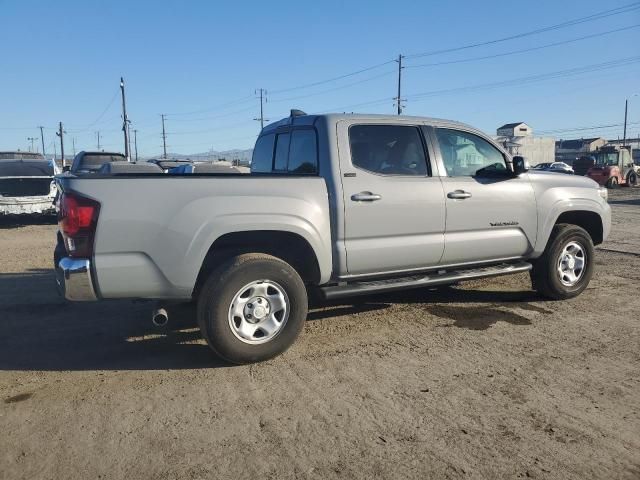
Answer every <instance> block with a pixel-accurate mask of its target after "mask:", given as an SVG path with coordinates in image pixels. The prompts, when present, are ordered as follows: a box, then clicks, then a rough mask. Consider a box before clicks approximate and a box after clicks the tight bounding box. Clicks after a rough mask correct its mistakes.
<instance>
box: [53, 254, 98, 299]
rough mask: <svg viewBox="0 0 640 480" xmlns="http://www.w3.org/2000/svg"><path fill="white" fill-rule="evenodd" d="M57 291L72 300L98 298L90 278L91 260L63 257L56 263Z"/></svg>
mask: <svg viewBox="0 0 640 480" xmlns="http://www.w3.org/2000/svg"><path fill="white" fill-rule="evenodd" d="M56 283H57V284H58V291H59V292H60V294H61V295H63V296H64V298H66V299H67V300H70V301H72V302H91V301H95V300H97V299H98V297H97V296H96V292H95V289H94V288H93V281H92V280H91V262H90V261H89V260H87V259H85V258H69V257H64V258H62V259H61V260H60V262H58V265H56Z"/></svg>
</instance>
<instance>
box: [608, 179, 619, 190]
mask: <svg viewBox="0 0 640 480" xmlns="http://www.w3.org/2000/svg"><path fill="white" fill-rule="evenodd" d="M607 188H611V189H614V188H618V177H611V178H610V179H609V180H608V181H607Z"/></svg>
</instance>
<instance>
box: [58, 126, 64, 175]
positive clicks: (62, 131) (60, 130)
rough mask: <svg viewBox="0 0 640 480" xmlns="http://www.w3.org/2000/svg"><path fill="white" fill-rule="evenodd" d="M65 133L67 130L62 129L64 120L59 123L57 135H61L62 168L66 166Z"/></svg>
mask: <svg viewBox="0 0 640 480" xmlns="http://www.w3.org/2000/svg"><path fill="white" fill-rule="evenodd" d="M64 133H65V131H64V130H63V129H62V122H60V123H59V124H58V131H57V132H56V135H57V136H59V137H60V156H61V157H62V168H64V167H65V166H66V164H65V162H64Z"/></svg>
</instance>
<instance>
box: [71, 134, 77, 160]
mask: <svg viewBox="0 0 640 480" xmlns="http://www.w3.org/2000/svg"><path fill="white" fill-rule="evenodd" d="M71 145H73V157H74V158H75V156H76V137H71Z"/></svg>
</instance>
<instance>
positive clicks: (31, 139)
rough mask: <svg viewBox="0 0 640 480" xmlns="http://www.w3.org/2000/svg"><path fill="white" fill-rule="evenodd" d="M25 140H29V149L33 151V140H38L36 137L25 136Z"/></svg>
mask: <svg viewBox="0 0 640 480" xmlns="http://www.w3.org/2000/svg"><path fill="white" fill-rule="evenodd" d="M27 140H29V141H30V142H31V146H30V147H29V151H30V152H33V142H35V141H36V140H38V137H27Z"/></svg>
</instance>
